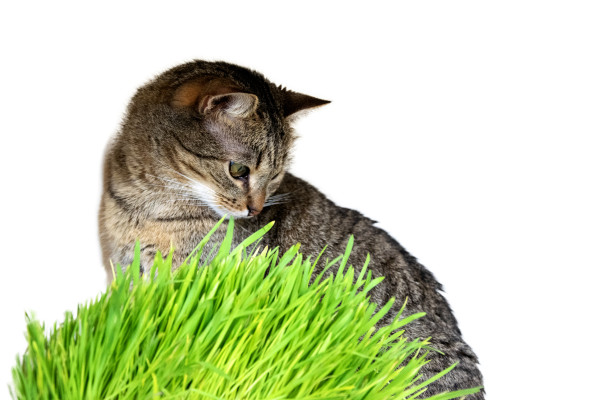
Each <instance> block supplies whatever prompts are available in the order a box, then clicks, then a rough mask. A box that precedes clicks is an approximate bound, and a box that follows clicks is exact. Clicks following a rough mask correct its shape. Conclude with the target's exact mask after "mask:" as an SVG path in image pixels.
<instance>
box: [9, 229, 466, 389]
mask: <svg viewBox="0 0 600 400" xmlns="http://www.w3.org/2000/svg"><path fill="white" fill-rule="evenodd" d="M232 221H233V220H231V221H230V223H229V226H228V231H227V235H226V238H225V239H224V241H223V242H222V244H221V245H220V247H219V248H218V249H217V248H215V249H212V253H210V254H209V256H208V257H207V255H206V254H205V256H204V257H202V253H203V252H206V251H207V249H205V245H206V243H207V242H208V238H209V237H210V235H211V234H212V233H213V232H214V229H216V228H217V227H215V228H214V229H213V231H212V232H211V233H209V235H208V236H207V237H206V238H205V239H204V240H203V241H202V242H201V243H200V244H199V246H198V248H197V250H196V251H195V252H194V253H193V254H192V255H191V256H190V257H189V258H188V260H187V261H186V262H185V263H184V264H183V265H182V266H180V267H179V268H178V269H177V270H176V271H175V272H172V271H171V269H172V268H171V254H169V255H167V256H166V258H163V256H162V255H160V254H158V255H157V256H156V259H155V264H154V266H153V268H152V272H151V274H150V275H149V276H145V277H140V273H139V271H140V257H139V244H138V245H137V246H136V251H135V259H134V262H133V263H132V265H131V266H129V267H128V268H127V270H126V271H125V272H124V273H123V272H121V268H116V273H115V279H114V281H113V283H112V284H111V286H110V287H109V288H108V290H107V291H106V293H104V294H103V295H101V296H99V297H98V298H97V299H95V300H94V301H91V302H89V303H88V304H85V305H80V306H79V307H78V310H77V315H76V316H74V315H72V314H71V313H69V312H67V313H66V314H65V319H64V321H63V322H62V323H61V324H60V325H57V324H55V325H54V327H53V329H52V330H51V332H50V334H49V336H47V335H46V334H45V328H44V326H43V325H42V324H40V323H39V322H38V321H36V320H35V319H34V318H30V317H27V333H26V337H27V341H28V344H29V346H28V348H27V350H26V351H25V353H24V354H23V355H22V357H17V365H16V366H15V367H14V369H13V380H14V389H11V393H12V395H13V398H16V399H63V400H67V399H94V400H97V399H105V400H110V399H119V400H126V399H260V400H276V399H369V400H377V399H388V398H397V399H412V398H415V397H417V396H418V395H420V394H421V393H423V392H424V391H425V390H426V387H427V384H428V383H430V382H431V381H433V380H434V379H437V378H439V377H440V376H442V375H443V374H446V373H451V372H449V370H450V369H451V368H450V369H448V370H445V371H441V372H440V374H438V375H437V376H435V377H433V378H432V379H430V380H429V381H427V382H423V383H420V382H419V383H417V381H418V379H419V378H420V374H419V370H420V368H421V367H422V366H423V365H424V364H425V363H427V354H428V350H427V346H428V342H427V341H416V340H415V341H407V340H406V339H405V338H403V336H402V333H403V331H402V327H403V326H404V325H406V324H407V323H410V322H411V321H412V320H414V319H416V318H419V317H420V316H421V315H412V316H408V317H406V318H402V317H401V316H400V315H398V316H397V317H396V318H395V319H394V321H393V322H392V323H391V324H390V325H388V326H386V327H383V328H381V329H379V330H376V329H375V324H376V323H377V321H378V320H379V319H381V317H382V316H383V315H384V314H385V313H386V312H387V311H388V310H389V309H390V307H391V305H392V302H393V300H391V301H390V302H389V303H388V304H386V305H385V306H384V307H382V308H381V309H380V310H378V311H377V310H376V305H375V304H373V303H370V302H369V295H368V292H369V290H371V289H372V288H373V287H374V286H375V285H377V284H378V283H379V282H380V281H381V279H383V278H377V279H374V278H373V277H372V276H371V273H370V272H369V271H368V269H367V264H368V260H367V261H366V262H365V265H364V266H363V267H362V268H361V270H360V275H359V278H358V279H357V280H356V281H354V279H353V278H354V269H353V267H352V266H347V265H346V262H347V260H348V257H349V254H350V251H351V248H352V238H351V239H350V241H349V243H348V247H347V250H346V252H345V254H344V255H343V256H340V257H339V258H337V259H336V260H333V261H331V262H328V264H327V265H328V268H331V267H332V266H334V265H337V264H338V263H339V265H340V267H339V269H338V271H337V272H336V273H334V274H323V273H321V274H319V275H318V276H315V277H313V278H314V279H313V280H312V281H311V276H312V275H313V271H314V268H315V264H316V262H317V261H318V260H310V259H309V258H304V257H303V256H302V255H301V254H300V253H299V247H300V245H296V246H294V247H292V248H291V249H289V250H287V251H286V252H285V253H283V254H279V252H278V250H277V249H263V250H262V251H259V250H258V249H259V247H258V242H259V240H260V238H261V237H262V236H263V235H264V234H265V233H266V232H267V231H268V230H269V229H270V228H271V226H272V224H270V225H268V226H266V227H264V228H263V229H262V230H260V231H258V232H256V233H255V234H253V235H251V236H250V237H249V238H248V239H246V240H245V241H244V242H243V243H242V244H240V245H239V246H237V247H235V248H233V246H232V237H233V222H232ZM221 222H222V221H221ZM205 259H206V260H210V261H202V262H201V261H200V260H205ZM325 275H327V276H325ZM477 391H478V390H477V389H471V390H463V391H460V392H454V393H446V394H440V395H435V396H433V397H431V399H435V400H443V399H453V398H457V397H460V396H464V395H466V394H468V393H474V392H477Z"/></svg>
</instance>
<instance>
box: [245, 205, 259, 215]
mask: <svg viewBox="0 0 600 400" xmlns="http://www.w3.org/2000/svg"><path fill="white" fill-rule="evenodd" d="M261 211H262V208H260V209H257V208H252V207H250V206H248V216H249V217H254V216H255V215H258V214H260V212H261Z"/></svg>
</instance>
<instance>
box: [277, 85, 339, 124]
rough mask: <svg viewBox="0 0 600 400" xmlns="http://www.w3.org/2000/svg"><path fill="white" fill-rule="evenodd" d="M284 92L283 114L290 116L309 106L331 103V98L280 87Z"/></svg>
mask: <svg viewBox="0 0 600 400" xmlns="http://www.w3.org/2000/svg"><path fill="white" fill-rule="evenodd" d="M280 90H281V93H282V94H283V116H284V117H289V116H290V115H292V114H295V113H297V112H298V111H302V110H307V109H309V108H314V107H319V106H322V105H325V104H329V103H331V101H329V100H322V99H318V98H316V97H312V96H309V95H306V94H302V93H296V92H292V91H291V90H287V89H280Z"/></svg>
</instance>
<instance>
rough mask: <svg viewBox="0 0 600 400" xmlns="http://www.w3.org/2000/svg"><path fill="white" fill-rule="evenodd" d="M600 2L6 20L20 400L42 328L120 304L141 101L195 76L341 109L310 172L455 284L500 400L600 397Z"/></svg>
mask: <svg viewBox="0 0 600 400" xmlns="http://www.w3.org/2000/svg"><path fill="white" fill-rule="evenodd" d="M81 3H82V2H81ZM215 4H222V5H215ZM597 4H598V3H597V2H593V1H589V2H584V1H524V0H519V1H508V0H503V1H496V2H493V3H492V2H482V1H428V2H399V1H397V2H375V1H372V2H369V3H368V5H367V3H366V2H364V3H353V2H341V1H340V2H338V3H335V4H334V2H328V4H326V2H324V1H319V2H310V1H302V2H272V3H267V2H260V1H258V2H257V1H249V2H245V3H241V2H240V3H232V2H227V3H225V2H217V1H212V2H210V4H206V2H200V1H196V2H189V3H184V2H177V1H170V2H168V3H167V2H164V3H161V4H158V3H154V2H145V3H143V4H142V3H141V2H140V3H139V4H135V5H133V4H132V3H127V4H125V2H122V3H121V4H119V5H116V3H115V4H112V5H111V4H110V3H109V2H102V4H100V2H98V5H97V6H91V5H83V4H79V3H76V2H72V3H68V4H67V3H63V2H56V1H53V2H41V1H40V2H37V3H31V2H21V3H20V5H19V6H8V5H7V2H4V3H3V5H2V6H1V8H0V43H1V54H0V56H1V59H2V62H1V63H0V71H1V73H0V79H1V86H0V101H1V104H0V110H1V114H0V115H1V117H0V134H1V142H0V143H1V152H2V153H1V157H0V162H1V169H0V173H1V174H2V177H1V181H0V182H1V187H2V195H1V196H0V202H1V205H0V212H1V220H0V225H1V228H0V231H1V234H2V238H1V240H0V244H1V245H2V252H1V254H2V267H1V268H2V275H1V285H2V287H1V289H0V294H1V296H2V298H1V303H0V304H1V307H2V322H1V325H2V329H0V334H1V335H2V340H1V341H0V343H1V352H0V360H1V361H0V364H1V368H0V385H1V388H0V398H4V397H8V391H7V390H6V385H7V384H8V382H9V381H10V379H11V378H10V368H11V366H12V365H13V364H14V360H15V355H16V354H17V353H22V352H23V351H24V350H25V342H24V339H23V331H24V329H25V323H24V313H25V311H31V312H34V313H35V314H36V315H37V317H38V318H40V319H42V320H44V321H46V323H47V324H49V325H51V324H52V323H54V322H55V321H60V320H61V318H62V315H63V313H64V311H65V310H74V309H75V308H76V305H77V304H78V303H82V302H85V301H87V300H89V299H91V298H93V297H94V296H95V295H96V294H98V293H99V292H100V291H102V290H103V288H104V282H105V281H104V279H105V276H104V271H103V268H102V267H101V263H100V253H99V245H98V240H97V228H96V212H97V208H98V202H99V197H100V182H101V159H102V154H103V149H104V146H105V144H106V142H107V140H108V139H109V137H110V136H111V135H112V134H113V133H114V132H115V131H116V130H117V129H118V125H119V122H120V119H121V117H122V114H123V112H124V109H125V106H126V104H127V103H128V100H129V98H130V96H131V95H132V94H133V93H134V90H135V89H136V88H137V87H138V86H139V85H141V84H143V83H144V82H146V81H147V80H148V79H150V78H151V77H153V76H154V75H156V74H158V73H160V72H162V71H163V70H165V69H167V68H169V67H171V66H174V65H176V64H179V63H182V62H185V61H188V60H191V59H194V58H200V59H207V60H225V61H229V62H234V63H239V64H242V65H245V66H248V67H251V68H254V69H256V70H259V71H261V72H263V73H264V74H265V75H266V76H267V77H268V78H269V79H271V80H272V81H274V82H276V83H280V84H283V85H285V86H287V87H288V88H290V89H293V90H296V91H300V92H305V93H307V94H310V95H313V96H317V97H322V98H326V99H329V100H332V103H331V104H330V105H328V106H326V107H322V108H321V109H319V110H316V111H314V112H312V113H310V114H309V115H307V116H305V117H304V119H302V120H300V121H298V124H297V130H298V133H299V134H300V135H301V139H300V140H299V141H298V143H297V147H296V153H295V154H296V156H295V164H294V166H293V172H295V173H296V174H297V175H299V176H301V177H303V178H305V179H307V180H308V181H310V182H312V183H313V184H314V185H316V186H317V187H318V188H320V189H321V190H322V191H323V192H324V193H326V194H327V195H328V196H330V197H331V198H332V199H333V200H334V201H336V202H337V203H338V204H340V205H343V206H347V207H351V208H356V209H358V210H361V211H362V212H363V213H364V214H366V215H368V216H370V217H371V218H373V219H375V220H378V221H379V222H380V226H381V227H383V228H384V229H387V230H388V231H389V232H391V233H392V234H393V236H394V237H395V238H397V239H398V240H399V241H400V242H401V243H402V244H403V245H404V246H405V247H406V248H407V249H408V250H409V251H410V252H412V253H413V254H414V255H416V256H417V257H419V259H420V260H421V261H422V262H423V263H424V264H425V265H426V266H428V268H430V269H431V270H432V271H433V272H434V274H435V275H436V277H437V278H438V279H439V280H440V281H441V282H442V283H443V284H444V286H445V288H446V293H447V297H448V298H449V301H450V304H451V305H452V307H453V308H454V310H455V313H456V315H457V317H458V320H459V323H460V327H461V328H462V330H463V333H464V336H465V338H466V340H467V341H468V342H469V343H470V344H471V346H472V347H473V348H474V349H475V351H476V352H477V353H478V355H479V357H480V360H481V369H482V371H483V373H484V376H485V383H486V386H487V392H488V399H492V400H493V399H508V398H511V399H533V398H535V399H559V398H578V397H579V398H592V397H594V396H595V395H594V394H593V393H597V391H595V390H593V389H591V388H593V387H595V383H596V382H595V380H597V377H598V373H599V372H600V370H599V369H598V363H597V360H598V358H599V357H600V351H599V348H600V346H598V343H597V340H598V337H600V332H599V328H598V310H597V309H598V306H599V305H600V302H599V296H598V294H597V290H598V289H597V286H598V284H597V282H596V281H597V280H598V278H599V277H600V274H599V272H598V268H599V267H600V256H599V255H598V252H599V250H600V248H599V243H600V240H599V239H600V232H599V231H600V213H599V210H598V209H599V207H598V206H599V204H600V189H599V177H598V175H599V171H600V162H599V150H600V146H599V142H598V135H599V134H600V116H599V109H600V108H599V106H600V28H599V27H600V23H599V21H600V12H599V6H598V5H597ZM590 391H592V393H590Z"/></svg>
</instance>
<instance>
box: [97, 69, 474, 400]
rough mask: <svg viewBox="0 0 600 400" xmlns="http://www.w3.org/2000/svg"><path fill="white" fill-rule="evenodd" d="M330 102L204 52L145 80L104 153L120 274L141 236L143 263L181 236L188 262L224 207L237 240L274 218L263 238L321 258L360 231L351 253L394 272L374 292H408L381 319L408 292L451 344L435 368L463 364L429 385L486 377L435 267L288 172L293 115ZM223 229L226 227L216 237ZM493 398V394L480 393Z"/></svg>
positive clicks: (180, 248)
mask: <svg viewBox="0 0 600 400" xmlns="http://www.w3.org/2000/svg"><path fill="white" fill-rule="evenodd" d="M327 103H329V101H326V100H321V99H318V98H315V97H312V96H308V95H304V94H301V93H297V92H293V91H290V90H287V89H285V88H282V87H281V86H276V85H275V84H273V83H271V82H270V81H269V80H267V79H266V78H265V77H264V76H263V75H262V74H260V73H258V72H255V71H252V70H250V69H247V68H244V67H240V66H237V65H232V64H229V63H225V62H207V61H200V60H196V61H192V62H189V63H186V64H183V65H180V66H177V67H174V68H172V69H170V70H168V71H166V72H164V73H163V74H161V75H159V76H157V77H156V78H155V79H153V80H151V81H150V82H149V83H147V84H146V85H144V86H142V87H141V88H139V89H138V91H137V92H136V94H135V95H134V97H133V98H132V100H131V102H130V104H129V106H128V108H127V113H126V115H125V117H124V120H123V122H122V126H121V129H120V131H119V132H118V133H117V135H116V136H115V137H114V138H113V140H112V141H111V143H109V145H108V147H107V150H106V154H105V161H104V182H103V193H102V199H101V204H100V212H99V233H100V242H101V247H102V255H103V261H104V265H105V268H106V270H107V275H108V279H109V281H110V279H111V277H112V270H111V263H113V264H114V265H116V264H117V263H118V264H120V265H128V264H130V263H131V261H132V259H133V245H134V243H135V241H136V240H139V241H140V244H141V254H142V269H143V270H145V271H148V270H149V268H150V266H151V265H152V262H153V259H154V256H155V254H156V252H157V251H160V252H161V253H162V254H165V253H167V252H168V251H169V250H170V248H171V246H172V245H173V246H174V248H175V253H174V259H173V260H174V265H178V264H180V263H181V262H182V261H183V260H184V259H185V258H186V256H187V255H188V254H189V253H190V252H191V251H192V250H193V249H194V247H195V246H196V245H197V244H198V243H199V242H200V240H201V239H202V238H203V237H204V235H205V234H206V233H207V232H208V231H209V230H210V228H212V227H213V226H214V225H215V223H216V222H217V221H218V220H219V219H220V218H221V217H222V216H224V215H229V216H231V217H233V218H235V219H236V240H237V241H241V240H242V239H244V238H245V237H246V236H247V235H248V234H250V233H252V232H254V231H256V230H258V229H259V228H261V227H262V226H264V225H266V224H267V223H269V222H270V221H275V225H274V227H273V228H272V229H271V230H270V231H269V233H268V234H267V235H266V236H265V238H264V240H263V242H262V244H263V245H266V246H269V247H271V248H272V247H276V246H279V247H280V248H282V249H286V248H289V247H290V246H292V245H294V244H296V243H301V246H302V247H301V250H302V252H303V254H304V255H313V256H314V255H317V254H318V253H319V252H320V251H321V250H322V249H323V247H324V246H325V245H327V246H328V247H327V250H326V251H325V253H324V255H323V259H326V258H329V259H333V258H335V257H336V256H338V255H340V254H342V253H343V252H344V250H345V247H346V243H347V240H348V238H349V236H350V235H354V236H355V244H354V248H353V252H352V255H351V257H350V260H349V263H350V264H352V265H355V266H362V264H363V263H364V260H365V258H366V256H367V253H368V254H370V257H371V261H370V264H369V267H370V269H371V270H372V271H373V274H374V275H375V276H384V277H385V279H384V280H383V282H382V283H381V284H379V285H378V286H377V287H376V288H375V289H374V290H373V292H372V293H371V300H372V301H375V302H376V303H378V304H379V305H383V304H385V303H386V302H387V301H388V300H389V299H390V298H391V297H395V298H396V299H397V300H396V302H395V303H394V307H393V308H392V311H391V312H389V313H388V315H387V316H386V317H385V318H384V320H382V321H381V322H380V324H384V323H389V321H390V320H391V318H392V317H393V315H394V314H396V313H397V312H398V311H399V309H400V307H401V306H402V304H403V301H404V300H405V299H407V305H406V309H405V311H404V315H410V314H413V313H416V312H421V311H423V312H426V313H427V315H426V316H425V317H423V318H421V319H418V320H416V321H414V322H412V323H411V324H409V325H408V327H407V332H406V335H407V336H408V337H409V338H417V337H420V338H428V337H432V345H433V346H434V347H435V348H437V349H439V350H441V351H442V352H443V353H444V354H445V355H443V356H442V355H440V354H438V353H433V352H432V353H431V354H430V357H431V361H430V363H429V364H427V365H426V367H425V369H424V370H423V371H424V373H425V376H430V375H431V374H433V373H434V372H439V371H441V370H442V369H444V368H446V367H448V366H450V365H451V364H453V363H455V362H457V361H458V362H460V364H459V365H458V366H457V367H456V368H455V369H454V370H453V371H452V372H451V373H449V374H447V375H446V376H445V377H443V378H442V379H440V380H439V381H437V382H435V383H433V384H432V385H430V387H429V389H428V391H427V393H426V394H427V395H431V394H434V393H439V392H443V391H447V390H456V389H465V388H470V387H475V386H482V376H481V373H480V371H479V369H478V360H477V357H476V355H475V353H474V352H473V351H472V350H471V348H470V347H469V346H468V345H467V344H466V343H465V342H464V340H463V339H462V337H461V332H460V330H459V329H458V326H457V321H456V319H455V318H454V316H453V314H452V311H451V309H450V307H449V305H448V303H447V301H446V300H445V298H444V297H443V296H442V294H441V293H440V291H441V290H442V287H441V285H440V284H439V283H438V282H437V281H436V280H435V278H434V276H433V275H432V274H431V272H429V271H428V270H427V269H426V268H425V267H423V266H422V265H421V264H419V262H418V261H417V259H416V258H415V257H413V256H412V255H410V254H409V253H408V252H407V251H406V250H405V249H404V248H403V247H402V246H401V245H400V244H399V243H398V242H396V241H395V240H394V239H393V238H392V237H391V236H390V235H388V234H387V233H386V232H385V231H383V230H381V229H379V228H377V227H375V226H374V221H372V220H370V219H369V218H366V217H365V216H363V215H362V214H361V213H359V212H358V211H354V210H351V209H347V208H342V207H339V206H337V205H335V204H334V203H333V202H332V201H330V200H328V199H327V198H326V197H325V196H324V195H323V194H322V193H321V192H319V191H318V190H317V189H316V188H314V187H313V186H311V185H310V184H309V183H307V182H305V181H303V180H302V179H300V178H298V177H296V176H294V175H292V174H290V173H289V172H287V170H288V167H289V163H290V156H291V154H290V151H291V147H292V144H293V142H294V139H295V136H294V131H293V129H292V127H291V123H292V122H293V120H294V118H296V117H297V116H298V115H300V114H303V113H302V111H304V110H309V109H312V108H315V107H319V106H323V105H325V104H327ZM222 227H223V228H224V226H222ZM223 235H224V229H222V230H219V231H217V233H216V234H215V235H214V236H213V238H212V240H213V241H215V242H217V241H219V240H220V239H222V237H223ZM321 268H322V266H321ZM317 272H319V268H317ZM357 272H358V271H357ZM483 398H484V395H483V392H480V393H478V394H475V395H471V396H470V397H469V399H473V400H475V399H477V400H479V399H483Z"/></svg>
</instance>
